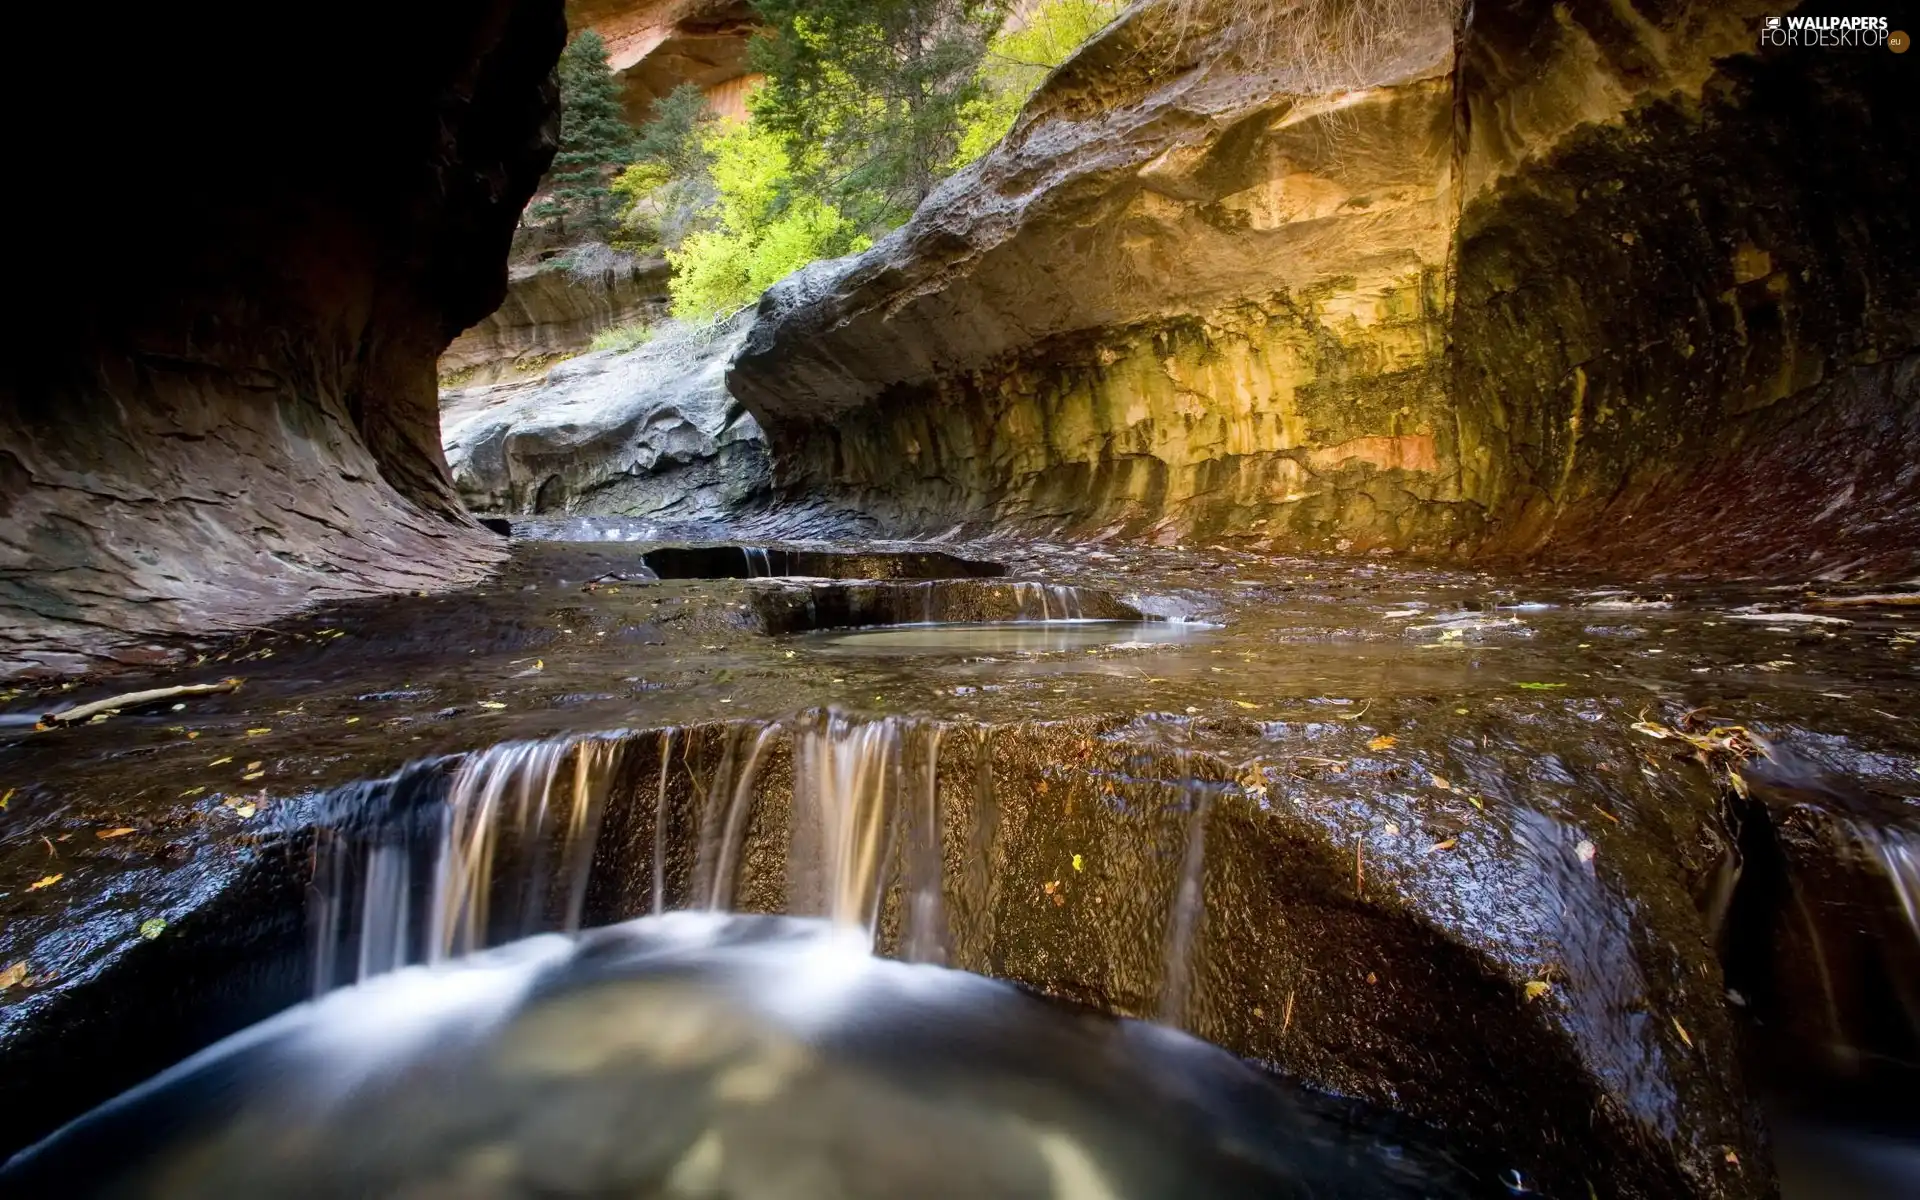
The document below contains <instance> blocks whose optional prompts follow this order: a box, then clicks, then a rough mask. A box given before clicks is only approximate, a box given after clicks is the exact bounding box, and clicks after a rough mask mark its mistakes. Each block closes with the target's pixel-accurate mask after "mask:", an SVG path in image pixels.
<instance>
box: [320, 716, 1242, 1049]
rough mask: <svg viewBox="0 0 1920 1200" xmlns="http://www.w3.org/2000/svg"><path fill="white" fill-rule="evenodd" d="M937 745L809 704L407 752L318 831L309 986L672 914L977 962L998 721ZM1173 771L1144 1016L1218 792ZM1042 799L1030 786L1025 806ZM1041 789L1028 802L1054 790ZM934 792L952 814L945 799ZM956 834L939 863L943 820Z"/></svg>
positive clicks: (1164, 971) (1200, 913)
mask: <svg viewBox="0 0 1920 1200" xmlns="http://www.w3.org/2000/svg"><path fill="white" fill-rule="evenodd" d="M953 736H954V730H953V729H951V728H950V727H948V726H946V725H943V724H941V723H939V722H935V721H927V720H909V719H903V718H898V717H886V718H864V717H859V716H854V715H850V714H847V713H842V712H837V711H825V712H812V713H807V714H803V715H801V716H799V717H796V718H792V719H789V720H786V721H781V722H762V721H746V722H736V723H723V724H715V725H706V726H694V727H689V728H684V729H666V730H657V731H648V732H645V733H638V732H636V733H609V734H600V735H593V736H588V737H579V738H569V739H559V740H552V741H544V742H511V743H506V744H503V745H500V746H495V747H493V748H491V749H489V750H485V751H480V752H477V753H474V754H471V755H468V756H467V757H466V758H464V759H463V760H460V762H459V763H458V765H457V767H455V768H454V769H453V770H452V771H448V770H447V768H446V767H445V766H444V765H441V764H421V765H420V766H418V767H416V768H412V769H411V775H410V776H409V778H410V779H411V780H412V782H410V783H409V784H407V785H406V787H405V788H401V787H399V785H397V784H395V782H394V781H381V782H380V783H378V784H373V785H362V787H363V789H371V791H369V792H368V796H370V797H372V799H366V798H355V797H343V800H344V804H343V808H345V809H350V810H352V811H359V812H362V813H364V814H366V817H365V818H363V820H362V821H361V824H360V825H359V826H357V827H351V828H342V829H338V830H335V831H333V833H332V834H330V835H329V836H328V838H327V841H326V844H325V845H324V846H323V847H322V850H321V853H320V855H319V856H318V858H317V859H316V867H317V869H316V872H315V876H314V885H315V894H316V899H315V902H314V905H313V910H314V914H315V924H316V930H317V932H318V941H317V942H316V947H315V957H314V977H315V980H316V985H317V986H318V987H319V988H320V989H321V990H326V989H327V988H330V987H332V986H336V985H338V984H340V983H343V982H351V981H357V980H363V979H367V978H369V977H371V976H374V975H378V974H381V973H383V972H387V971H392V970H395V969H397V968H399V967H402V966H406V965H408V964H411V963H418V962H434V961H439V960H442V959H445V958H448V957H452V956H458V955H464V954H468V953H471V952H473V951H476V950H480V949H483V948H486V947H488V946H491V945H495V944H499V943H502V942H505V941H510V940H514V939H517V938H520V937H524V936H527V935H529V934H532V933H536V932H542V931H547V930H573V929H577V928H579V927H580V926H581V925H582V923H583V920H587V921H590V922H591V923H593V924H600V923H603V922H606V921H615V920H622V919H626V918H629V917H634V916H639V915H642V914H645V913H656V914H657V913H664V912H666V911H669V910H670V909H674V908H704V909H711V910H718V911H735V910H747V911H769V910H770V908H771V909H772V910H777V911H785V912H790V913H793V914H796V915H806V916H822V917H827V918H829V919H831V920H833V921H835V922H837V923H839V924H842V925H844V926H847V927H848V928H851V929H856V930H859V931H860V933H861V934H862V936H863V937H864V938H865V940H866V942H867V943H868V944H869V945H870V946H874V947H875V948H884V949H886V951H887V952H888V953H891V954H897V955H899V956H900V957H903V958H906V959H908V960H911V961H920V962H933V963H948V962H950V961H951V962H958V963H962V964H967V963H982V962H985V961H988V960H989V959H990V957H991V955H992V953H993V949H992V948H993V946H994V945H995V942H996V931H997V929H998V928H999V926H1000V925H1001V923H1002V922H1003V921H1004V920H1007V919H1008V918H1009V917H1011V916H1012V914H1013V913H1014V912H1015V911H1017V910H1018V907H1019V905H1020V904H1021V901H1020V900H1019V899H1018V898H1017V895H1016V894H1013V893H1008V892H1007V890H1006V883H1005V881H1004V880H1003V879H1002V878H1000V871H1001V870H1002V869H1003V867H996V866H995V865H994V864H995V863H996V862H1002V858H1001V856H1002V855H1003V854H1004V849H1003V848H1002V847H1001V844H1000V839H1001V837H1002V835H1003V831H1004V829H1005V822H1004V821H1003V815H1002V808H1003V805H1004V803H1005V797H1003V796H1001V795H999V794H998V793H997V791H996V788H997V785H996V782H995V763H996V751H995V745H996V742H995V739H994V737H993V734H992V731H991V730H990V729H986V728H982V729H979V730H977V731H969V733H968V734H967V735H966V736H967V743H966V744H963V745H960V746H953V745H952V737H953ZM943 747H951V748H952V749H954V750H956V751H957V752H956V753H950V754H948V755H947V756H946V757H947V759H948V766H950V767H951V768H952V770H951V772H948V773H946V774H947V775H949V776H950V777H943V770H942V750H943ZM1083 750H1084V747H1083ZM1171 766H1172V770H1173V771H1174V772H1175V775H1176V778H1174V779H1172V780H1167V779H1166V777H1165V776H1161V777H1160V780H1161V781H1154V780H1152V779H1149V778H1142V779H1140V780H1139V782H1138V786H1140V787H1141V788H1143V789H1146V790H1145V791H1143V792H1142V793H1140V795H1149V794H1150V795H1151V796H1152V797H1153V799H1152V801H1151V802H1150V804H1148V805H1146V806H1143V807H1141V808H1139V809H1138V810H1137V812H1138V814H1139V817H1138V819H1140V820H1143V821H1151V822H1154V823H1156V824H1159V823H1163V822H1164V821H1165V819H1166V818H1167V817H1168V816H1173V815H1174V814H1175V813H1177V814H1178V816H1177V821H1178V824H1177V825H1176V826H1175V827H1174V829H1171V830H1167V831H1166V832H1163V833H1162V834H1160V835H1158V837H1159V838H1160V839H1161V844H1163V845H1166V846H1169V847H1177V850H1176V853H1175V854H1174V855H1173V856H1172V857H1170V858H1164V859H1162V860H1161V861H1164V862H1165V863H1166V866H1165V868H1164V869H1165V870H1166V872H1167V876H1171V878H1170V879H1169V882H1170V884H1171V887H1170V888H1169V889H1168V891H1167V892H1165V893H1162V894H1163V895H1168V896H1169V899H1168V900H1167V901H1165V902H1164V903H1165V905H1166V907H1165V908H1164V909H1163V910H1162V912H1164V922H1165V923H1164V925H1162V926H1161V927H1160V928H1161V929H1162V930H1163V931H1164V932H1162V933H1161V934H1160V937H1159V941H1158V945H1157V946H1155V947H1153V948H1146V947H1142V949H1143V951H1144V955H1143V958H1142V959H1141V965H1142V966H1143V967H1144V968H1145V969H1146V971H1147V972H1149V973H1153V972H1154V967H1155V965H1156V963H1155V960H1156V959H1157V960H1158V963H1157V965H1158V967H1159V971H1158V974H1159V976H1160V979H1161V987H1160V993H1159V1004H1158V1008H1159V1010H1160V1013H1161V1015H1162V1016H1163V1017H1164V1018H1165V1019H1167V1020H1169V1021H1175V1022H1178V1021H1181V1020H1182V1019H1183V1018H1184V1017H1185V1016H1186V1015H1187V1013H1188V1010H1189V1007H1190V1005H1189V1001H1190V995H1191V993H1192V991H1193V982H1192V981H1193V978H1194V967H1193V962H1192V960H1193V958H1194V956H1195V950H1196V946H1197V945H1198V943H1199V942H1200V940H1201V926H1202V924H1203V918H1204V907H1205V896H1204V888H1203V878H1204V867H1205V863H1206V854H1207V846H1206V825H1207V822H1208V819H1209V814H1210V812H1211V811H1212V807H1213V805H1214V804H1215V802H1216V800H1217V795H1216V793H1217V792H1218V791H1219V790H1220V788H1221V786H1222V785H1219V784H1214V783H1203V782H1200V781H1198V780H1196V779H1194V778H1192V776H1193V773H1194V768H1193V765H1191V764H1188V763H1187V762H1186V760H1185V759H1184V757H1183V758H1182V759H1181V760H1180V761H1179V762H1177V763H1174V764H1171ZM1155 773H1156V774H1157V772H1155ZM943 784H949V785H951V786H952V787H953V788H954V791H953V792H952V795H951V797H950V798H949V797H947V796H945V795H944V794H943V790H942V785H943ZM383 789H384V790H383ZM401 791H405V792H406V798H405V799H404V801H403V800H402V799H401V798H399V792H401ZM1047 794H1048V791H1047V789H1046V788H1045V787H1044V786H1040V787H1038V792H1037V794H1036V796H1035V797H1034V798H1033V799H1034V800H1037V799H1038V797H1039V796H1045V795H1047ZM1053 795H1054V796H1055V798H1056V799H1055V800H1054V801H1045V802H1041V806H1042V807H1045V806H1047V805H1050V804H1053V803H1056V802H1059V798H1060V796H1061V793H1059V792H1055V793H1053ZM356 796H357V793H356ZM949 799H950V802H951V803H954V804H957V805H959V806H960V808H961V812H960V813H957V814H956V813H950V812H948V811H947V809H946V808H945V804H946V803H947V802H948V801H949ZM1030 802H1031V801H1028V802H1023V805H1024V804H1025V803H1030ZM1065 811H1066V812H1067V813H1071V812H1072V806H1071V804H1068V806H1067V808H1066V810H1065ZM1115 811H1116V812H1117V813H1118V812H1123V811H1128V809H1127V808H1126V807H1124V806H1123V808H1122V809H1116V810H1115ZM1156 814H1157V815H1156ZM1121 819H1129V820H1130V819H1132V818H1125V817H1122V818H1121ZM609 822H610V824H609ZM1021 823H1022V824H1025V823H1026V821H1025V819H1024V818H1023V820H1022V822H1021ZM603 825H605V826H606V828H607V830H608V836H610V837H611V838H612V840H611V841H604V840H603V836H602V827H603ZM956 827H957V828H958V829H959V830H961V832H959V833H958V834H957V835H956V836H958V837H959V838H960V839H961V844H960V845H958V846H955V847H951V849H953V850H954V851H955V852H956V853H954V854H953V856H952V859H951V862H950V860H949V855H948V849H949V847H948V846H946V845H945V844H944V839H945V836H946V834H945V831H946V830H947V829H950V828H956ZM1176 838H1177V839H1180V840H1179V841H1178V842H1175V841H1173V840H1172V839H1176ZM783 855H784V860H783V858H782V856H783ZM1072 857H1073V858H1075V859H1076V860H1077V859H1078V858H1079V856H1078V855H1077V854H1076V855H1074V856H1072ZM648 860H651V861H648ZM783 861H784V870H783V866H782V863H783ZM1003 866H1004V863H1003ZM1062 866H1063V867H1065V868H1066V869H1067V870H1071V871H1075V872H1077V871H1079V870H1080V869H1081V867H1080V865H1078V863H1077V861H1076V863H1075V864H1074V865H1071V866H1067V865H1066V864H1064V863H1063V864H1062ZM950 867H951V868H952V872H951V873H950ZM1176 872H1177V874H1176ZM1167 876H1163V878H1166V877H1167ZM590 885H591V886H590ZM1047 894H1048V895H1049V896H1051V895H1052V893H1047ZM1080 902H1084V899H1082V900H1081V901H1080ZM1054 903H1058V901H1057V900H1055V901H1054ZM1009 905H1011V906H1013V907H1011V908H1009V907H1008V906H1009ZM1141 920H1143V921H1147V922H1151V921H1154V920H1155V915H1154V914H1153V913H1151V912H1144V913H1142V914H1141ZM1016 923H1017V919H1016ZM1150 927H1151V926H1148V928H1150Z"/></svg>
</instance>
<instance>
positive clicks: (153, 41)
mask: <svg viewBox="0 0 1920 1200" xmlns="http://www.w3.org/2000/svg"><path fill="white" fill-rule="evenodd" d="M564 33H565V30H564V25H563V22H562V11H561V5H560V3H559V2H558V0H480V2H477V3H459V4H456V3H451V2H448V0H435V2H428V3H422V4H416V5H409V6H406V7H405V8H404V10H396V9H393V8H391V6H381V5H373V4H370V3H365V2H363V0H350V2H348V3H343V4H336V5H329V6H326V8H325V9H324V10H323V11H322V10H316V11H315V12H314V13H310V14H308V19H307V20H306V21H305V24H304V26H303V28H302V31H301V34H300V36H299V37H298V38H295V39H288V40H280V39H275V38H273V37H271V36H270V35H269V34H268V33H267V32H266V31H265V29H264V28H263V27H262V26H261V24H260V23H259V20H258V14H257V12H255V11H254V10H253V9H252V8H251V7H244V6H240V5H237V4H224V3H220V4H211V5H197V6H193V7H192V8H191V9H187V10H176V9H166V10H165V11H161V10H159V9H152V8H147V9H135V10H130V11H129V12H127V13H123V14H120V15H119V16H116V18H115V19H114V20H112V21H109V22H105V23H103V24H102V25H101V27H100V28H99V29H98V30H97V31H96V33H95V34H94V36H93V38H92V39H91V40H90V41H89V53H88V84H87V87H88V89H89V92H90V93H91V94H92V95H93V96H94V97H95V98H96V99H97V100H98V106H97V109H96V110H82V109H76V108H73V107H71V106H61V105H55V104H50V103H49V100H48V98H49V97H51V96H56V95H59V94H61V91H62V89H67V88H70V87H71V80H69V79H66V78H65V77H64V76H56V75H54V74H53V67H52V66H51V65H49V66H47V67H44V68H43V67H40V66H37V65H33V64H29V65H26V66H25V67H23V69H22V70H20V71H16V72H12V73H10V74H9V77H8V80H7V84H6V87H7V89H8V90H7V95H6V99H7V100H8V104H7V109H8V111H11V112H15V113H24V112H33V113H35V114H38V115H36V117H35V118H34V119H33V120H32V121H29V122H26V123H25V124H24V125H23V126H22V130H21V138H22V139H24V144H22V145H17V146H16V148H15V150H14V155H15V160H16V161H18V162H21V163H32V164H33V168H32V169H33V171H34V173H35V175H36V177H37V178H39V179H40V180H41V181H42V184H41V185H36V187H35V188H34V189H33V194H32V195H31V196H28V195H17V196H16V197H14V198H13V199H12V200H11V201H10V203H12V204H14V205H21V206H30V208H29V209H28V210H27V211H22V212H12V211H10V212H9V213H8V214H7V215H8V217H9V218H10V219H9V221H8V227H9V228H12V229H15V230H18V231H23V232H30V233H31V236H24V237H20V238H18V239H17V247H16V249H17V253H16V261H15V264H14V268H15V270H16V271H18V272H19V273H20V275H21V276H22V277H23V278H32V279H36V280H40V281H42V283H41V284H39V285H36V288H35V295H34V298H33V301H32V303H31V304H30V305H27V306H25V308H24V311H23V314H22V316H21V317H20V318H18V319H16V320H15V321H14V322H11V323H10V324H9V327H8V337H9V344H8V346H7V348H6V352H5V353H4V354H0V678H4V677H7V676H11V675H17V674H21V673H33V672H58V671H69V670H78V669H87V668H91V667H96V666H105V665H111V664H112V663H113V662H114V661H120V662H128V661H149V660H152V659H154V658H159V657H164V656H165V654H166V653H167V652H168V649H167V646H166V642H167V635H170V634H173V633H175V632H178V631H182V630H187V629H194V630H207V629H219V628H231V627H233V626H235V625H238V624H243V623H251V622H255V621H258V620H261V619H264V618H268V617H271V616H273V615H274V614H276V613H279V612H285V611H287V610H290V609H292V608H295V607H297V606H299V605H302V604H304V603H307V602H310V601H313V600H316V599H321V598H326V597H337V596H342V595H352V594H359V593H367V592H375V591H382V590H388V589H424V588H432V587H437V586H444V585H446V584H450V583H455V582H460V581H466V580H471V579H473V578H475V577H477V576H478V575H479V574H481V573H482V572H483V571H484V570H485V569H486V568H487V567H488V566H489V565H490V564H492V563H493V562H494V561H496V559H497V558H498V556H499V553H500V551H499V549H498V548H497V546H496V544H495V543H496V541H497V539H493V538H492V537H491V536H490V535H488V534H486V533H484V532H483V531H481V530H480V529H479V528H478V527H477V526H475V525H474V524H473V523H472V521H471V519H470V518H468V517H466V516H465V515H464V514H463V513H462V512H461V510H460V506H459V503H458V499H457V497H456V496H455V494H454V490H453V487H452V482H451V480H450V479H449V477H448V475H447V473H446V469H445V466H444V463H443V459H442V456H441V452H440V444H439V437H438V429H437V411H436V405H435V397H436V386H435V370H434V360H435V359H436V357H437V356H438V355H439V353H440V351H441V350H442V349H444V348H445V347H446V345H447V343H448V342H449V341H450V340H451V339H452V337H453V335H454V334H455V333H457V332H458V331H459V330H461V329H462V328H464V327H466V326H468V325H471V324H473V323H474V322H475V321H477V320H478V319H479V318H480V317H482V316H484V315H485V314H486V313H487V312H488V311H489V310H490V309H491V308H492V307H493V306H494V305H496V304H497V303H499V301H500V298H501V295H502V294H503V291H504V288H505V278H504V263H505V260H506V253H507V247H508V242H509V239H510V237H511V234H512V231H513V226H514V222H515V220H516V218H517V217H518V215H519V211H520V209H521V207H522V206H523V205H524V204H525V202H526V200H527V197H528V196H529V195H530V194H531V193H532V191H533V188H534V186H535V184H536V183H537V181H538V179H539V177H540V175H541V173H542V172H543V171H544V170H545V169H546V166H547V164H548V162H549V160H550V159H551V156H552V153H553V145H554V133H555V121H556V114H555V109H556V97H555V95H554V92H553V89H552V86H551V84H550V82H549V75H550V72H551V70H552V67H553V63H554V61H555V59H556V57H557V55H558V53H559V50H560V46H561V44H562V41H563V39H564ZM42 59H43V60H44V61H48V62H49V63H51V60H50V59H47V58H46V56H42ZM83 111H104V112H112V113H114V114H115V123H116V127H115V130H114V135H113V138H112V139H111V140H112V143H113V145H114V147H115V150H114V158H113V175H114V178H115V179H117V180H121V181H124V182H125V184H126V185H127V186H126V187H107V186H101V185H100V184H99V183H97V182H95V181H97V180H98V178H99V174H100V166H99V164H100V161H101V160H100V159H99V154H100V145H101V143H100V136H99V130H98V129H97V128H95V127H94V125H93V124H92V123H91V122H89V121H88V120H87V119H86V117H85V116H83V115H82V113H83ZM82 181H85V182H82ZM76 185H77V186H76Z"/></svg>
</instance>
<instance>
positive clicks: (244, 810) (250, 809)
mask: <svg viewBox="0 0 1920 1200" xmlns="http://www.w3.org/2000/svg"><path fill="white" fill-rule="evenodd" d="M221 803H222V804H224V805H226V806H227V807H228V808H230V809H232V810H233V815H234V816H236V817H239V818H240V819H241V820H242V821H244V820H246V819H248V818H249V817H251V816H253V814H254V813H257V812H259V811H260V810H259V808H258V807H256V806H255V805H254V803H253V801H251V800H248V799H245V798H244V797H240V796H235V797H234V798H233V799H231V800H223V801H221Z"/></svg>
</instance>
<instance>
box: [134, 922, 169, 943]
mask: <svg viewBox="0 0 1920 1200" xmlns="http://www.w3.org/2000/svg"><path fill="white" fill-rule="evenodd" d="M166 931H167V919H166V918H165V917H148V918H147V919H146V920H144V921H142V922H140V936H141V937H143V938H146V939H147V940H148V941H152V940H153V939H154V938H157V937H159V936H160V935H161V934H163V933H165V932H166Z"/></svg>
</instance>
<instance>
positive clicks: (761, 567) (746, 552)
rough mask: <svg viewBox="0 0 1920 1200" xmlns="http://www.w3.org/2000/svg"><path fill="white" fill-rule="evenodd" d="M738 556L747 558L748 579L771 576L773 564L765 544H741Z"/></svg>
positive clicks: (768, 577)
mask: <svg viewBox="0 0 1920 1200" xmlns="http://www.w3.org/2000/svg"><path fill="white" fill-rule="evenodd" d="M740 556H741V557H742V558H744V559H746V560H747V578H748V579H771V578H773V564H772V561H771V560H770V559H769V557H768V555H767V548H766V547H765V546H742V547H740Z"/></svg>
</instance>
